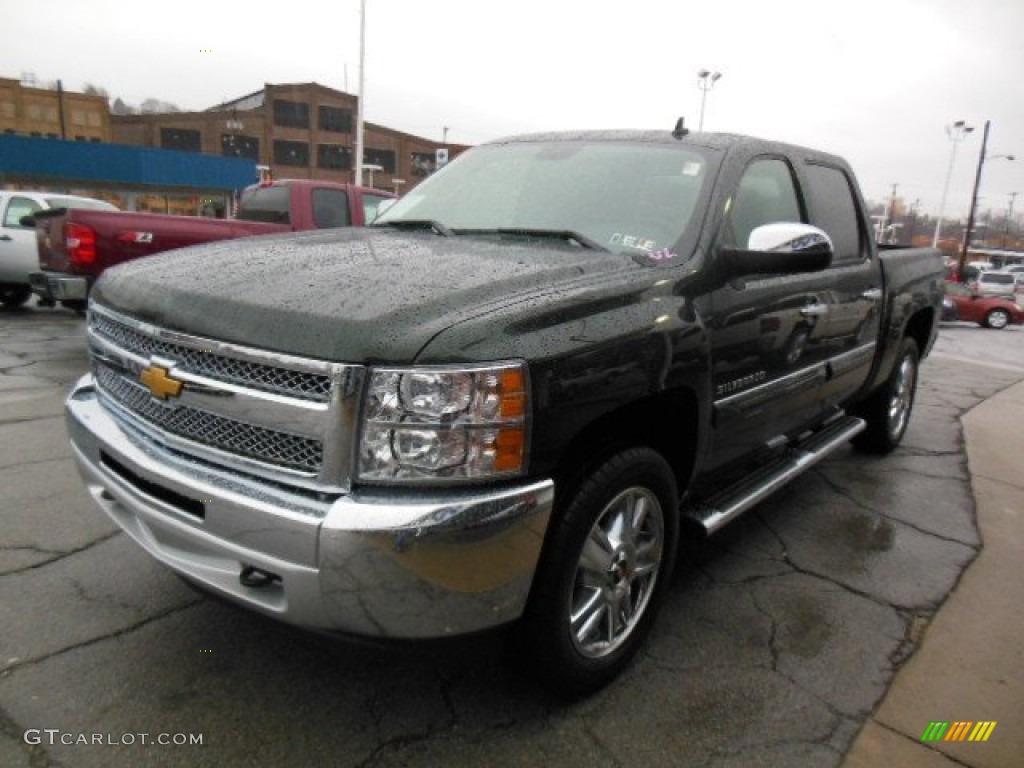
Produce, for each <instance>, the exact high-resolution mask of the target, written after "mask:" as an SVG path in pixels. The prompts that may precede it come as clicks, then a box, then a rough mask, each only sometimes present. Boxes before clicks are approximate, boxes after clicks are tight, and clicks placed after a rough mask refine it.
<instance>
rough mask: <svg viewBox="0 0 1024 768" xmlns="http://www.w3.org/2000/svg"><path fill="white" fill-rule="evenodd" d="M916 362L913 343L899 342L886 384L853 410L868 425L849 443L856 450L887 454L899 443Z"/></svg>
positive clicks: (910, 403)
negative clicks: (893, 364) (897, 354)
mask: <svg viewBox="0 0 1024 768" xmlns="http://www.w3.org/2000/svg"><path fill="white" fill-rule="evenodd" d="M919 360H920V356H919V353H918V351H917V342H916V341H914V340H913V339H911V338H909V337H908V338H905V339H903V341H902V342H901V344H900V352H899V357H898V358H897V359H896V365H895V366H894V367H893V369H892V373H891V374H890V375H889V378H888V380H886V382H885V384H883V385H882V386H881V387H880V388H879V389H878V391H877V392H875V393H874V394H873V395H871V397H869V398H868V399H867V400H865V401H864V403H862V404H861V406H860V408H858V409H857V415H858V416H860V417H861V418H862V419H864V420H865V421H866V422H867V425H868V426H867V429H865V430H864V431H863V432H861V433H860V434H859V435H857V437H855V438H854V439H853V444H854V445H855V446H856V447H857V448H860V449H861V450H863V451H867V452H869V453H889V452H891V451H892V450H894V449H895V448H896V446H898V445H899V444H900V441H901V440H903V435H904V434H906V431H907V425H908V424H909V423H910V413H911V411H912V410H913V407H914V396H915V395H916V393H917V373H918V367H919Z"/></svg>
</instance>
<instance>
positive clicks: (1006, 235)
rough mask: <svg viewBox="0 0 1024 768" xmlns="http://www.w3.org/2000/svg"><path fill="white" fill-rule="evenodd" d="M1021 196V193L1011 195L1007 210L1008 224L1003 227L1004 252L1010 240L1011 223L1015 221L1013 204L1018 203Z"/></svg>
mask: <svg viewBox="0 0 1024 768" xmlns="http://www.w3.org/2000/svg"><path fill="white" fill-rule="evenodd" d="M1019 194H1020V192H1011V193H1010V204H1009V206H1007V208H1006V222H1005V223H1004V225H1003V240H1002V246H1003V249H1004V250H1005V249H1006V241H1007V240H1009V239H1010V222H1011V221H1013V204H1014V203H1015V202H1016V201H1017V195H1019Z"/></svg>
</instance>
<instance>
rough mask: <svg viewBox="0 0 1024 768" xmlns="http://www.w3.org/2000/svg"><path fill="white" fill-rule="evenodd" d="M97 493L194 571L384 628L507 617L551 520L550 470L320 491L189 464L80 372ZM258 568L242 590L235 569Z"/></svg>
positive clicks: (283, 610) (87, 468) (330, 617)
mask: <svg viewBox="0 0 1024 768" xmlns="http://www.w3.org/2000/svg"><path fill="white" fill-rule="evenodd" d="M66 417H67V426H68V432H69V434H70V437H71V444H72V448H73V453H74V456H75V459H76V460H77V463H78V467H79V470H80V472H81V473H82V476H83V477H84V479H85V482H86V486H87V487H88V490H89V493H90V494H91V495H92V497H93V499H94V500H95V501H96V503H97V504H98V505H99V506H100V507H101V508H102V509H103V510H104V511H105V512H106V513H107V514H108V515H109V516H110V517H111V518H112V519H113V520H114V521H115V522H116V523H117V524H118V525H119V526H120V527H121V528H123V529H124V530H125V531H126V532H127V533H128V534H129V535H130V536H131V537H132V538H133V539H135V541H137V542H138V543H139V544H140V545H141V546H142V547H144V548H145V549H146V550H147V551H148V552H149V553H150V554H151V555H153V556H154V557H155V558H156V559H157V560H159V561H161V562H162V563H164V564H165V565H167V566H169V567H170V568H172V569H174V570H175V571H178V572H180V573H181V574H183V575H184V576H186V577H187V578H189V579H191V580H192V581H195V582H198V583H199V584H201V585H203V586H205V587H206V588H208V589H210V590H212V591H214V592H216V593H218V594H221V595H224V596H225V597H227V598H229V599H232V600H234V601H235V602H238V603H242V604H244V605H246V606H248V607H250V608H253V609H255V610H257V611H260V612H262V613H265V614H268V615H270V616H273V617H275V618H278V619H281V620H283V621H286V622H288V623H292V624H296V625H300V626H305V627H310V628H314V629H319V630H328V631H340V632H347V633H355V634H361V635H369V636H376V637H393V638H432V637H442V636H446V635H455V634H461V633H466V632H473V631H477V630H481V629H485V628H488V627H492V626H496V625H499V624H504V623H506V622H509V621H512V620H514V619H516V618H518V617H519V616H520V615H521V613H522V611H523V608H524V606H525V604H526V598H527V596H528V594H529V590H530V585H531V583H532V579H533V572H534V569H535V568H536V564H537V560H538V558H539V556H540V549H541V544H542V542H543V540H544V534H545V531H546V529H547V524H548V520H549V518H550V514H551V509H552V503H553V499H554V485H553V483H552V482H551V481H550V480H544V481H541V482H534V483H529V484H525V485H520V486H517V487H513V488H500V489H490V490H481V489H475V490H474V489H470V490H458V491H455V490H453V491H449V492H444V493H442V492H432V493H428V492H426V491H423V492H412V491H402V492H397V491H388V490H377V491H375V492H372V493H370V492H362V491H359V492H354V493H351V494H347V495H340V496H335V497H330V498H324V497H323V496H321V495H318V494H313V493H309V492H304V491H295V490H290V489H286V488H284V487H281V486H277V485H271V484H268V483H263V482H260V481H258V480H256V479H253V478H249V477H246V476H243V475H239V474H237V473H230V472H227V471H225V470H221V469H218V468H216V467H213V466H210V465H208V464H205V463H199V462H196V461H193V460H189V459H188V458H187V457H185V456H183V455H181V454H179V453H176V452H173V451H170V450H168V449H167V448H165V447H163V446H161V445H159V444H156V443H154V442H153V440H151V439H146V438H144V437H143V436H142V435H141V434H138V433H136V432H135V430H134V429H133V428H132V427H130V426H128V425H126V424H123V423H122V422H121V421H120V420H119V419H117V418H115V417H114V416H112V415H111V414H110V413H109V412H108V411H107V410H106V409H105V408H104V407H103V406H102V405H101V404H100V402H99V400H98V398H97V395H96V392H95V389H94V387H93V383H92V377H91V376H85V377H83V378H82V379H81V380H80V381H79V382H78V383H77V384H76V385H75V387H74V389H73V390H72V392H71V394H70V395H69V397H68V400H67V403H66ZM253 568H254V569H257V572H258V573H260V574H262V575H264V576H265V577H269V578H265V583H264V584H263V585H262V586H246V585H245V584H243V583H242V581H241V580H240V577H241V575H242V573H243V571H244V570H246V569H253Z"/></svg>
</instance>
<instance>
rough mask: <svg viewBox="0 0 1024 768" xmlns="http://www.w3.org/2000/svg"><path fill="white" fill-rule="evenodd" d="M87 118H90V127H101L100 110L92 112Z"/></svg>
mask: <svg viewBox="0 0 1024 768" xmlns="http://www.w3.org/2000/svg"><path fill="white" fill-rule="evenodd" d="M87 118H88V120H89V127H90V128H99V127H100V113H99V112H90V113H89V114H88V115H87Z"/></svg>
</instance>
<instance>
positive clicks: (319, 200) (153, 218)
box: [29, 179, 395, 309]
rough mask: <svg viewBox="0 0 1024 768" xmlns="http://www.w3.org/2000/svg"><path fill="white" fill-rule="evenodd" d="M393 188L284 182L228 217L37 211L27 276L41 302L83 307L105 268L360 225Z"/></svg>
mask: <svg viewBox="0 0 1024 768" xmlns="http://www.w3.org/2000/svg"><path fill="white" fill-rule="evenodd" d="M394 197H395V196H394V195H393V194H391V193H390V192H384V191H382V190H379V189H370V188H368V187H357V186H354V185H351V184H333V183H331V182H326V181H306V180H298V179H284V180H280V181H274V182H267V183H264V184H258V185H254V186H252V187H248V188H247V189H246V190H245V191H244V192H243V193H242V195H241V199H240V201H239V205H238V212H237V214H236V215H235V217H234V218H233V219H209V218H203V217H200V216H167V215H163V214H157V213H130V212H117V211H116V210H114V209H113V206H111V209H112V210H111V212H109V213H107V212H102V211H91V210H82V209H77V208H69V209H67V210H66V211H60V210H58V211H54V212H53V213H45V212H41V213H38V214H36V216H35V222H36V234H35V240H36V250H37V252H38V265H37V266H36V268H35V269H34V270H33V271H32V274H31V275H29V282H30V283H31V286H32V292H34V293H35V294H36V295H38V296H39V301H40V303H42V304H45V305H49V306H53V304H54V303H56V302H57V301H60V302H61V303H62V304H64V305H65V306H67V307H70V308H73V309H84V308H85V303H86V299H87V297H88V295H89V290H90V289H91V287H92V284H93V283H94V282H95V281H96V278H98V277H99V276H100V274H101V273H102V272H103V270H105V269H106V268H107V267H112V266H114V265H115V264H121V263H122V262H125V261H130V260H132V259H137V258H139V257H141V256H149V255H150V254H154V253H160V252H161V251H168V250H171V249H173V248H182V247H185V246H189V245H195V244H197V243H206V242H212V241H216V240H228V239H233V238H238V237H249V236H253V235H266V234H273V233H277V232H293V231H299V230H307V229H331V228H334V227H349V226H357V227H358V226H363V225H365V224H366V223H367V222H370V221H372V220H373V218H374V216H376V214H377V208H378V206H379V205H380V204H381V202H383V201H384V200H388V199H391V198H394Z"/></svg>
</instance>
